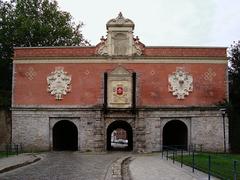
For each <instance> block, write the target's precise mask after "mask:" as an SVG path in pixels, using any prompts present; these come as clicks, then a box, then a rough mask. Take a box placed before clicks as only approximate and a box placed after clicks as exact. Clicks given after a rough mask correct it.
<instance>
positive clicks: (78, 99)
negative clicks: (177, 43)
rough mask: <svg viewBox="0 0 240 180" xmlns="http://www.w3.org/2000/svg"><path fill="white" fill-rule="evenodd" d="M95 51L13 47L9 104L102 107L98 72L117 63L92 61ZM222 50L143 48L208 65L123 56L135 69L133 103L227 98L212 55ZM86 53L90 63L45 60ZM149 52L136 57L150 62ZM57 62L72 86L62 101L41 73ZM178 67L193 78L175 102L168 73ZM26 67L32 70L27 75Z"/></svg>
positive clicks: (209, 101) (219, 54)
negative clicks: (189, 89) (187, 90)
mask: <svg viewBox="0 0 240 180" xmlns="http://www.w3.org/2000/svg"><path fill="white" fill-rule="evenodd" d="M94 52H95V50H94V47H87V48H86V47H84V48H72V47H70V48H58V47H56V48H17V49H15V61H14V62H15V63H16V64H15V74H14V82H15V84H14V93H13V105H78V106H102V104H103V73H104V72H106V71H111V70H112V69H114V68H116V67H117V66H118V63H115V62H114V59H113V60H110V62H107V61H106V59H107V58H106V59H103V58H102V59H101V60H103V62H100V63H99V62H98V63H94V62H92V61H94V59H96V58H97V57H96V56H95V55H94ZM171 53H172V54H171ZM225 53H226V51H225V49H224V48H219V49H218V48H160V47H159V48H157V47H156V48H146V49H145V54H148V56H153V55H161V56H163V57H165V56H171V57H178V56H182V57H185V56H191V58H192V59H193V60H194V59H195V60H196V58H195V57H198V58H203V60H206V59H207V60H208V62H209V63H201V60H199V61H198V62H199V63H196V62H195V63H191V62H192V61H191V58H190V57H189V63H186V62H185V63H177V62H178V58H176V59H174V60H175V61H176V63H167V62H168V60H169V59H164V60H163V61H161V62H160V63H156V62H153V63H150V62H149V63H134V61H135V60H132V62H129V60H127V59H126V61H127V63H124V59H122V62H123V63H121V66H123V67H124V68H126V69H128V70H131V71H134V72H136V73H137V85H138V88H139V91H138V94H137V95H138V99H137V106H139V107H141V106H144V107H146V106H154V107H156V106H205V105H207V106H209V105H213V104H215V103H218V102H219V101H222V100H223V99H226V98H227V96H226V95H227V84H226V80H227V79H226V68H227V61H226V62H225V63H215V57H220V58H225ZM86 56H92V57H94V58H93V59H87V60H86V61H89V63H86V62H84V63H81V61H80V60H79V61H78V60H77V59H76V63H72V62H71V63H68V61H69V59H65V63H56V62H55V63H50V62H48V60H47V59H45V58H44V57H52V58H50V60H57V59H64V58H65V57H75V58H86ZM148 56H147V55H146V56H143V57H141V58H142V59H143V58H146V59H144V61H146V62H148V61H152V59H149V58H148ZM38 57H41V60H38ZM213 57H214V58H213ZM28 58H30V59H31V62H30V63H21V62H22V61H23V60H26V59H28ZM55 58H56V59H55ZM104 60H105V61H104ZM34 61H36V62H37V63H34ZM39 61H40V62H39ZM164 61H165V63H164ZM179 61H180V60H179ZM45 62H46V63H45ZM111 62H113V63H111ZM18 63H19V64H18ZM58 66H61V67H64V71H66V72H67V73H68V74H70V75H71V76H72V83H71V84H72V90H71V92H70V93H68V94H67V95H66V96H64V100H62V101H56V100H55V98H54V97H53V96H51V95H50V94H49V93H48V92H47V82H46V77H47V76H48V75H49V74H50V73H51V72H52V71H54V69H55V67H58ZM177 67H183V68H184V69H185V71H186V72H188V73H189V74H191V75H192V76H193V79H194V80H193V92H191V93H190V95H189V96H188V97H186V98H185V99H184V100H177V99H176V97H175V96H173V95H172V94H171V93H170V92H169V91H168V75H169V74H171V73H173V72H175V71H176V68H177ZM29 71H33V72H32V73H33V75H32V77H31V78H30V79H29V78H28V74H29ZM30 73H31V72H30Z"/></svg>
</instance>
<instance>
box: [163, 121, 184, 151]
mask: <svg viewBox="0 0 240 180" xmlns="http://www.w3.org/2000/svg"><path fill="white" fill-rule="evenodd" d="M187 145H188V129H187V126H186V125H185V123H184V122H182V121H179V120H172V121H169V122H168V123H166V125H165V126H164V127H163V148H167V147H168V148H170V147H174V148H179V149H187Z"/></svg>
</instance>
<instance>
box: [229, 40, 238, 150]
mask: <svg viewBox="0 0 240 180" xmlns="http://www.w3.org/2000/svg"><path fill="white" fill-rule="evenodd" d="M228 60H229V65H230V66H229V106H228V111H229V112H228V116H229V137H230V145H231V148H232V150H233V151H234V152H240V131H239V130H240V111H239V110H240V41H238V42H234V43H233V44H232V45H231V46H230V48H229V49H228Z"/></svg>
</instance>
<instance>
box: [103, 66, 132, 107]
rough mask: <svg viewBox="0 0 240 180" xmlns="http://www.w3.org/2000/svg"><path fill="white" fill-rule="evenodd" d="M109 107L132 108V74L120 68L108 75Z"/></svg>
mask: <svg viewBox="0 0 240 180" xmlns="http://www.w3.org/2000/svg"><path fill="white" fill-rule="evenodd" d="M107 91H108V92H107V93H108V96H107V97H108V100H107V101H108V107H110V108H129V107H131V106H132V73H130V72H129V71H127V70H126V69H124V68H123V67H121V66H119V67H117V68H116V69H114V70H113V71H112V72H110V73H109V74H108V90H107Z"/></svg>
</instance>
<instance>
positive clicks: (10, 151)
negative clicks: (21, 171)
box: [0, 144, 23, 157]
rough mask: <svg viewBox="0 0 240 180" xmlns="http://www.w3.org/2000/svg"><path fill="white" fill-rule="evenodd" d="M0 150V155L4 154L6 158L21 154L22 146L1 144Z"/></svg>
mask: <svg viewBox="0 0 240 180" xmlns="http://www.w3.org/2000/svg"><path fill="white" fill-rule="evenodd" d="M0 149H1V152H2V153H5V155H6V157H8V156H9V155H18V154H20V153H22V152H23V146H22V144H3V145H1V147H0Z"/></svg>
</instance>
